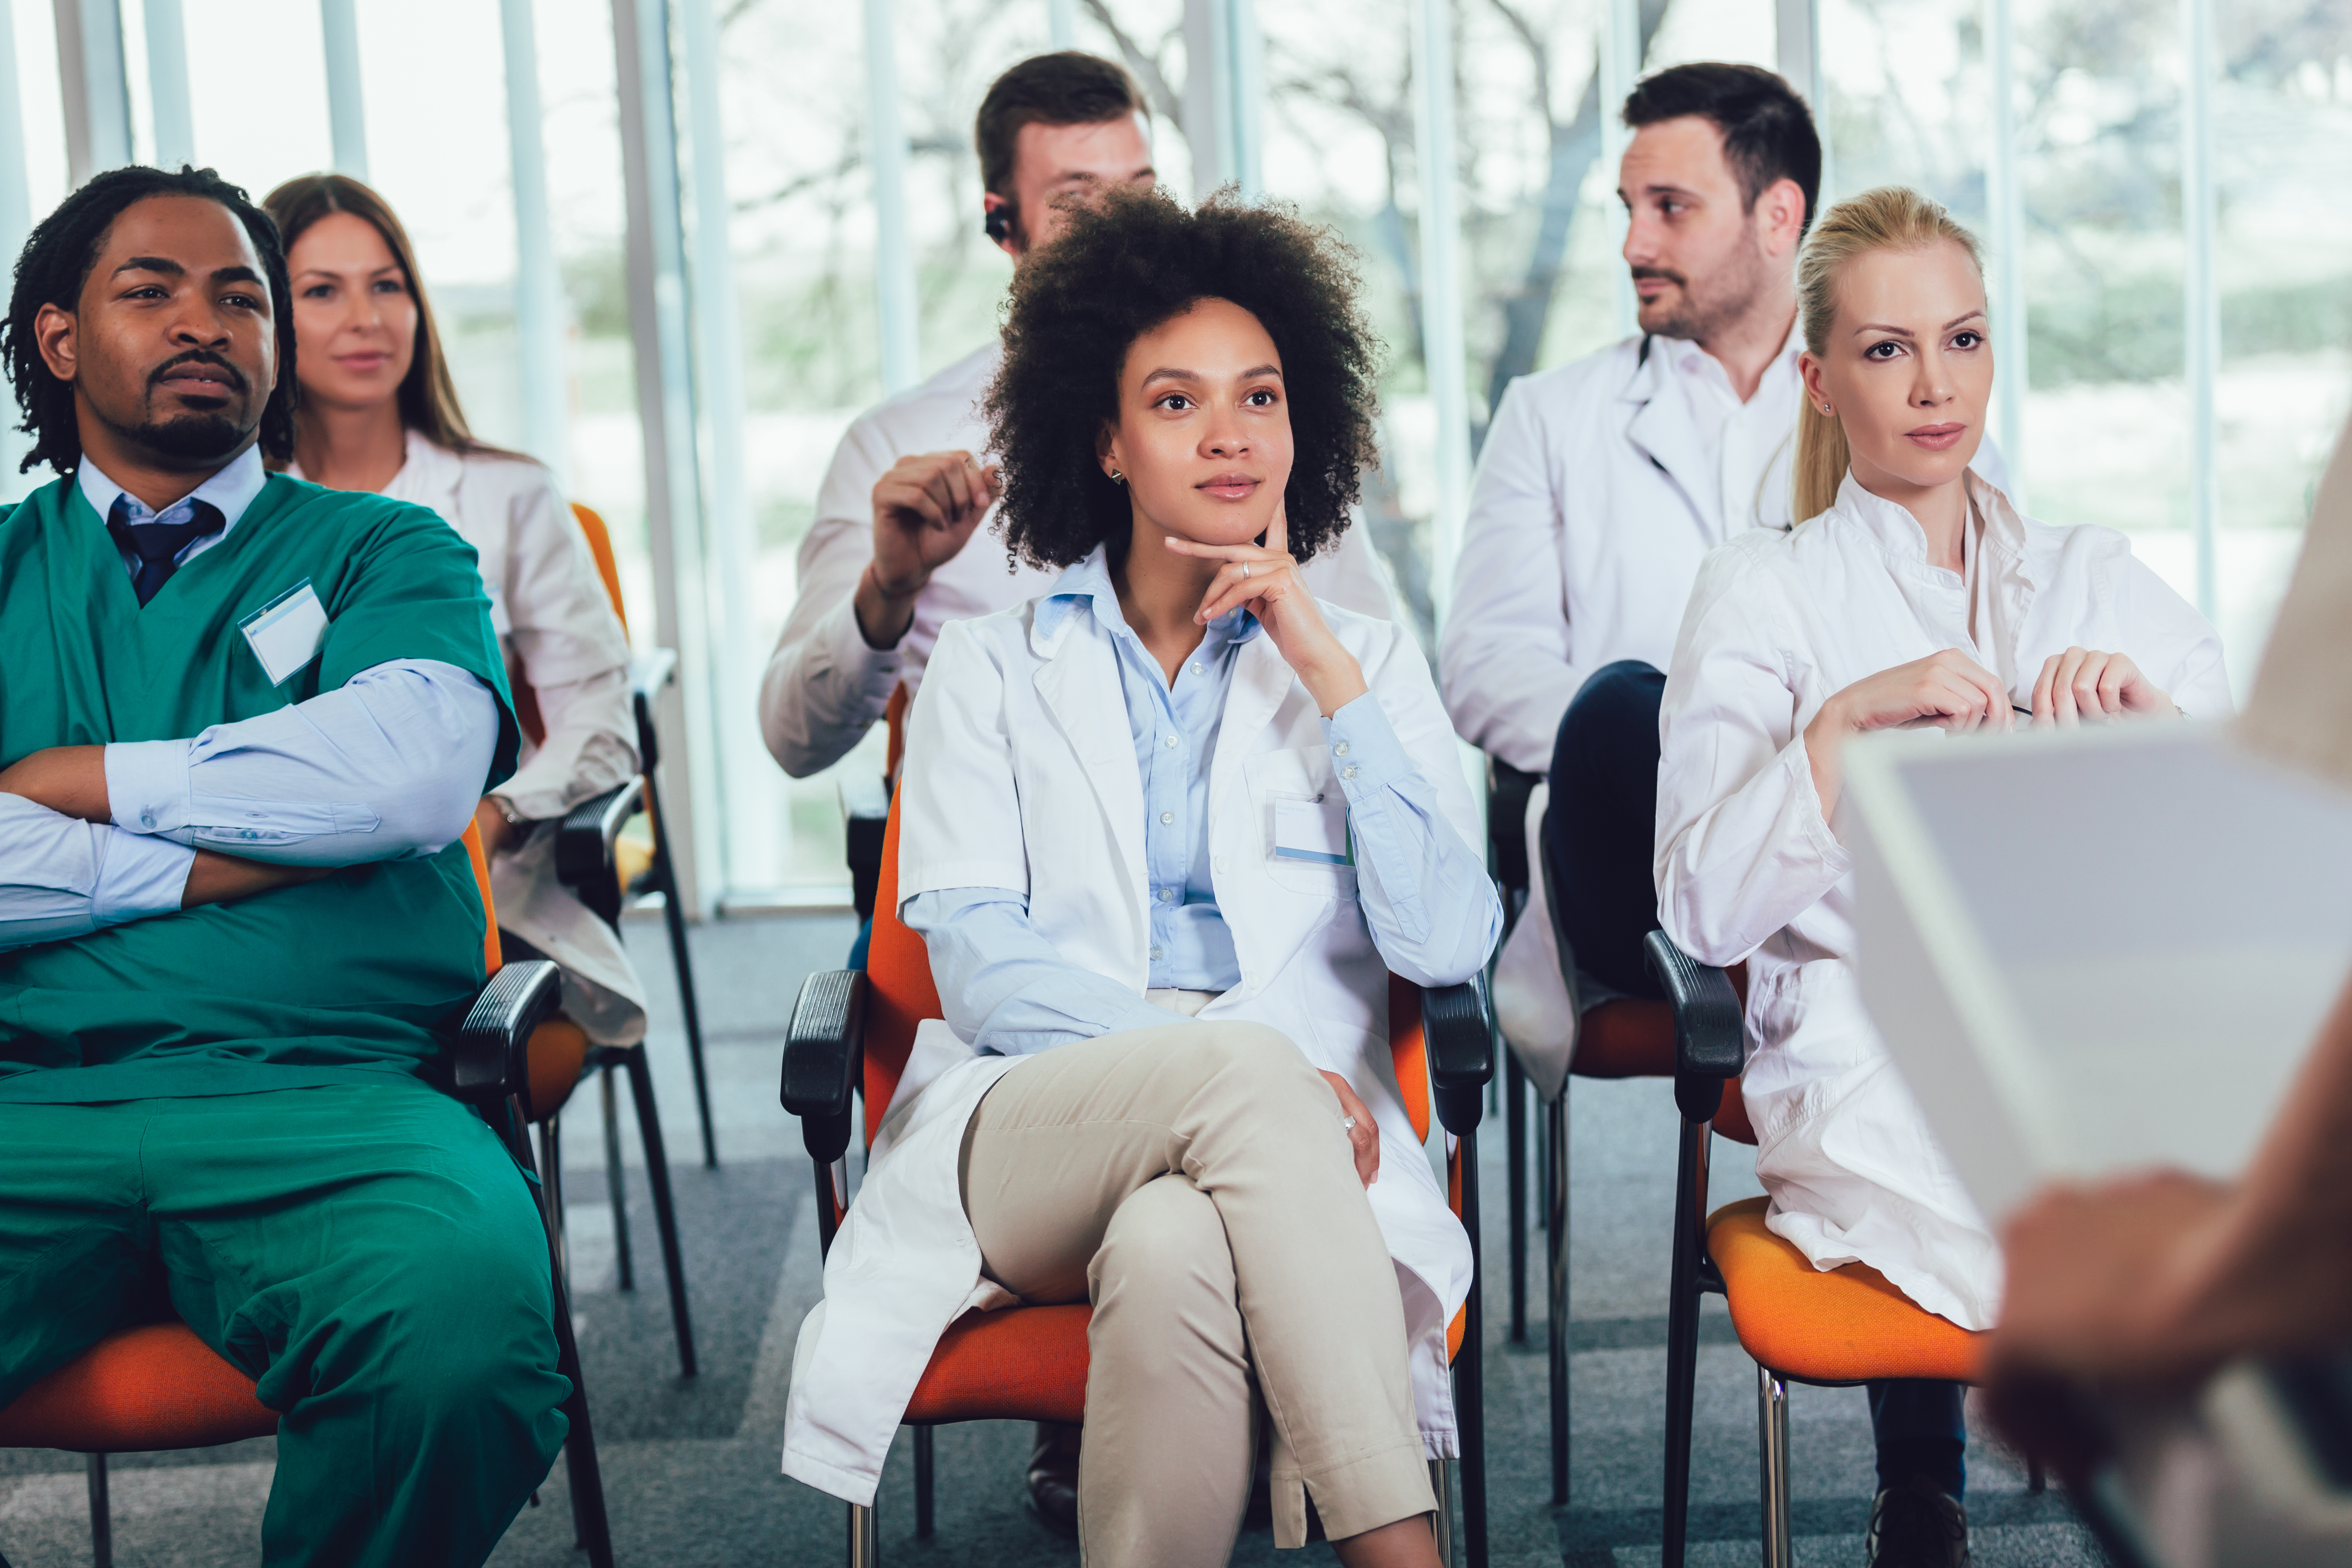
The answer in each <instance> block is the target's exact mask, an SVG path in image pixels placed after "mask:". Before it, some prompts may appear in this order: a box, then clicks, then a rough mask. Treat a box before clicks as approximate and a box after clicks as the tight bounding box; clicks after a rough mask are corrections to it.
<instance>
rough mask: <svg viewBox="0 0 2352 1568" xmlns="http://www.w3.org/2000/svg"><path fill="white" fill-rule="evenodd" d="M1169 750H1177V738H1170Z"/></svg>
mask: <svg viewBox="0 0 2352 1568" xmlns="http://www.w3.org/2000/svg"><path fill="white" fill-rule="evenodd" d="M1168 749H1169V750H1170V751H1171V752H1172V751H1174V750H1175V749H1176V737H1175V736H1173V735H1171V736H1169V737H1168Z"/></svg>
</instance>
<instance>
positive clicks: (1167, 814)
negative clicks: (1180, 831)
mask: <svg viewBox="0 0 2352 1568" xmlns="http://www.w3.org/2000/svg"><path fill="white" fill-rule="evenodd" d="M1175 820H1176V814H1175V813H1174V812H1172V811H1163V812H1161V813H1160V826H1162V827H1165V826H1168V825H1169V824H1170V823H1171V822H1173V821H1175Z"/></svg>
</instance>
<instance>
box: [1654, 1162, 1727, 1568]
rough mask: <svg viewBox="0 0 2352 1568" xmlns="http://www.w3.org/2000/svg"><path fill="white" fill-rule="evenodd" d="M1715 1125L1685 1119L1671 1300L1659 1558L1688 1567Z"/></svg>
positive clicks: (1667, 1567)
mask: <svg viewBox="0 0 2352 1568" xmlns="http://www.w3.org/2000/svg"><path fill="white" fill-rule="evenodd" d="M1713 1131H1714V1129H1713V1127H1712V1126H1711V1125H1710V1124H1708V1123H1706V1122H1698V1121H1685V1122H1684V1123H1683V1133H1682V1148H1681V1152H1680V1153H1679V1155H1678V1157H1677V1160H1676V1170H1677V1174H1676V1176H1675V1223H1674V1232H1673V1235H1674V1240H1673V1248H1674V1276H1673V1279H1674V1282H1673V1284H1672V1285H1671V1286H1670V1287H1669V1292H1670V1293H1669V1294H1668V1296H1667V1299H1666V1463H1665V1471H1666V1489H1665V1520H1664V1531H1663V1534H1662V1538H1661V1542H1660V1544H1661V1548H1662V1550H1661V1552H1660V1557H1659V1561H1660V1563H1662V1564H1663V1568H1683V1548H1684V1543H1685V1539H1686V1537H1687V1534H1688V1530H1689V1524H1690V1465H1691V1401H1692V1399H1693V1398H1694V1397H1695V1396H1696V1393H1697V1387H1698V1308H1699V1293H1700V1291H1701V1289H1703V1288H1704V1287H1703V1286H1702V1284H1701V1281H1700V1267H1699V1264H1700V1251H1699V1248H1700V1237H1699V1226H1700V1225H1701V1224H1702V1223H1703V1221H1704V1218H1705V1215H1704V1214H1703V1213H1702V1212H1700V1211H1703V1210H1704V1209H1705V1207H1706V1174H1707V1173H1706V1160H1707V1155H1708V1152H1709V1147H1708V1145H1709V1139H1710V1138H1711V1136H1712V1134H1713Z"/></svg>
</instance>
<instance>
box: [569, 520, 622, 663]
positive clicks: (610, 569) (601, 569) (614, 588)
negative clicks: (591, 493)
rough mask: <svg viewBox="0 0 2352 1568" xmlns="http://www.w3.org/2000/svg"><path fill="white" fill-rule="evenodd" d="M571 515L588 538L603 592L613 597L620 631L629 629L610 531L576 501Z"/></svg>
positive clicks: (619, 567)
mask: <svg viewBox="0 0 2352 1568" xmlns="http://www.w3.org/2000/svg"><path fill="white" fill-rule="evenodd" d="M572 516H573V517H574V518H575V519H577V520H578V521H579V523H580V531H581V532H583V533H584V534H586V535H587V536H588V553H589V554H591V555H593V556H594V557H595V558H596V574H597V575H598V576H599V577H602V578H604V592H605V593H607V594H610V595H612V596H613V613H614V615H616V616H620V617H621V629H622V630H623V631H627V630H628V629H629V612H628V609H627V607H626V606H625V605H623V604H622V603H621V563H620V561H619V559H618V558H617V557H615V556H614V553H613V534H612V531H611V530H609V529H607V528H606V527H605V526H604V519H603V518H601V517H599V516H597V515H596V514H595V512H593V510H590V509H588V508H587V507H584V506H582V505H581V504H580V503H579V502H578V501H573V502H572Z"/></svg>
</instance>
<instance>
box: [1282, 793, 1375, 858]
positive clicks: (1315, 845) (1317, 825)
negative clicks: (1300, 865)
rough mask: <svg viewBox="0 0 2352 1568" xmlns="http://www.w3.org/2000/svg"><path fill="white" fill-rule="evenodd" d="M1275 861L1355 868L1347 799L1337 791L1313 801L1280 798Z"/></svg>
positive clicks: (1319, 796) (1354, 853)
mask: <svg viewBox="0 0 2352 1568" xmlns="http://www.w3.org/2000/svg"><path fill="white" fill-rule="evenodd" d="M1274 858H1276V859H1277V860H1307V861H1311V862H1313V863H1314V864H1316V865H1318V866H1352V865H1354V864H1355V863H1356V852H1355V847H1354V846H1353V845H1351V844H1350V843H1349V841H1348V797H1347V796H1345V795H1340V794H1339V793H1337V792H1336V791H1334V792H1331V793H1328V794H1325V795H1318V796H1317V797H1316V798H1315V799H1313V800H1282V799H1277V800H1276V802H1275V803H1274Z"/></svg>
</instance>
